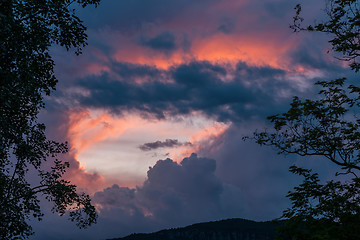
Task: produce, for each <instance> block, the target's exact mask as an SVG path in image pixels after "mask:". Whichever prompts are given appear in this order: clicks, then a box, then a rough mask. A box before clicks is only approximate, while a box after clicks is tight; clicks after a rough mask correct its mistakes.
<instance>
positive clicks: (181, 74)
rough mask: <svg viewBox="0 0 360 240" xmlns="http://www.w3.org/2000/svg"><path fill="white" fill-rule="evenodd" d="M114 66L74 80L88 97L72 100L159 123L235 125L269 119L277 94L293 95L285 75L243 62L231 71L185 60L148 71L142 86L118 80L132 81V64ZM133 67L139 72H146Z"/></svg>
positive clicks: (79, 96)
mask: <svg viewBox="0 0 360 240" xmlns="http://www.w3.org/2000/svg"><path fill="white" fill-rule="evenodd" d="M114 65H115V67H114V70H115V71H116V69H118V71H117V72H115V73H113V74H109V73H103V74H102V75H101V76H97V77H88V78H82V79H78V80H77V87H80V88H81V89H83V91H84V92H87V94H86V95H79V94H77V95H72V96H71V97H72V98H73V99H74V101H73V102H79V103H80V105H82V106H86V107H90V108H99V109H108V110H110V111H111V112H112V113H116V114H120V115H121V114H123V113H124V112H129V111H130V112H131V111H133V112H140V113H142V114H145V115H146V114H147V115H148V116H152V117H155V118H158V119H164V118H166V117H168V116H176V115H187V114H190V113H191V112H194V111H199V112H201V113H203V114H204V115H206V116H208V117H210V118H214V119H216V120H218V121H223V122H226V121H235V122H237V121H241V120H245V119H250V118H252V117H256V116H259V113H261V114H262V115H263V116H267V115H271V113H272V111H271V108H270V106H272V107H273V108H274V107H275V106H276V105H279V102H280V104H281V101H279V99H281V98H282V96H281V95H279V94H276V93H279V92H281V91H283V90H286V91H290V92H291V91H292V92H297V91H298V89H297V86H296V85H294V84H291V83H290V82H289V81H287V73H286V72H285V71H283V70H280V69H274V68H271V67H254V66H249V65H247V64H246V63H244V62H239V63H238V64H237V66H236V68H235V69H231V67H229V66H227V65H222V64H212V63H210V62H207V61H201V62H190V63H188V64H181V65H179V66H176V67H173V68H171V69H169V70H167V71H165V70H164V71H155V70H153V71H150V72H151V74H152V75H148V76H147V79H148V80H147V81H145V82H141V81H125V80H124V81H123V80H121V79H123V78H124V77H123V76H126V77H127V79H133V78H134V79H136V74H137V73H136V65H133V64H132V65H131V66H132V68H131V70H128V69H127V68H117V67H116V65H117V64H114ZM121 65H122V66H123V64H121ZM137 66H138V67H139V69H140V70H141V69H145V68H146V67H144V66H142V65H137ZM148 69H151V68H148ZM140 72H141V71H140ZM114 74H116V75H117V76H118V77H117V78H115V77H114ZM119 79H120V80H119ZM159 79H160V81H159ZM161 79H164V80H161ZM165 79H167V80H165ZM290 96H292V94H291V95H290ZM290 96H286V97H288V98H289V97H290Z"/></svg>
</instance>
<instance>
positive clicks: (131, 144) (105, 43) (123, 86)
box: [31, 0, 349, 240]
mask: <svg viewBox="0 0 360 240" xmlns="http://www.w3.org/2000/svg"><path fill="white" fill-rule="evenodd" d="M297 3H298V2H297V1H288V0H266V1H265V0H196V1H193V0H192V1H190V0H172V1H169V0H152V1H145V0H103V1H102V2H101V4H100V5H99V6H98V7H97V8H91V7H90V8H87V9H79V12H78V14H79V17H80V18H81V19H82V20H84V24H85V25H86V26H87V27H88V29H87V34H88V46H86V48H85V49H84V53H83V54H82V55H80V56H76V55H75V54H73V53H71V52H66V51H65V50H64V49H61V48H59V47H53V48H52V49H51V53H52V56H53V57H54V60H55V64H56V66H55V74H56V76H57V78H58V79H59V83H58V85H57V90H56V91H55V92H54V93H53V94H52V95H51V96H50V97H46V108H45V109H44V110H43V111H42V112H41V113H40V120H41V121H43V122H44V123H45V124H46V125H47V134H48V136H49V138H51V139H54V140H58V141H68V143H69V146H70V151H69V153H68V154H67V155H64V156H62V158H63V159H64V160H66V161H69V162H70V164H71V165H70V169H69V171H68V172H67V174H66V178H67V179H70V180H71V181H72V183H74V184H76V185H77V186H78V189H79V190H80V191H84V192H86V193H88V194H90V195H91V196H92V200H93V204H94V205H95V206H96V208H97V211H98V214H99V219H98V224H97V225H94V226H92V227H90V228H89V229H85V230H78V229H76V227H75V226H74V224H73V223H71V222H69V221H67V219H66V217H59V216H57V215H54V214H51V213H49V212H50V210H49V209H50V208H51V205H50V204H49V203H47V202H46V201H45V202H44V203H43V204H44V209H45V210H44V211H45V216H44V220H43V221H41V222H40V223H38V222H34V223H33V226H34V231H35V232H36V234H35V235H34V236H33V237H32V238H31V239H37V240H38V239H40V240H42V239H55V240H56V239H62V240H71V239H90V240H92V239H94V240H95V239H106V238H115V237H122V236H125V235H128V234H131V233H133V232H152V231H157V230H160V229H163V228H171V227H181V226H186V225H189V224H193V223H198V222H203V221H214V220H220V219H226V218H235V217H240V218H247V219H251V220H257V221H265V220H271V219H274V218H277V217H280V216H281V213H282V211H283V210H285V209H286V208H287V207H288V206H289V201H288V199H287V198H286V197H285V196H286V194H287V192H288V191H289V190H291V188H292V187H293V186H295V185H296V184H298V183H299V182H300V180H301V179H299V178H298V177H296V176H294V175H292V174H290V173H289V172H288V168H289V166H291V165H292V164H297V165H299V166H305V167H311V168H314V169H317V170H318V171H319V173H320V174H321V175H322V176H324V178H326V177H328V176H332V174H333V172H334V168H333V167H332V166H331V165H330V164H328V163H327V161H326V160H324V159H315V158H299V157H296V156H290V155H289V156H281V155H278V154H277V153H276V150H274V149H271V148H266V147H260V146H258V145H257V144H256V143H254V142H253V141H251V140H250V141H243V140H242V138H243V137H244V136H251V134H252V133H253V132H254V131H256V130H257V129H258V130H260V131H261V130H262V129H266V128H271V124H269V123H268V122H267V120H266V117H267V116H269V115H273V114H277V113H281V112H284V111H286V109H287V108H288V106H289V103H290V102H291V99H292V97H293V96H295V95H296V96H300V97H304V98H306V97H308V98H309V97H313V96H314V95H315V94H316V92H317V91H318V89H316V88H315V87H314V85H313V83H314V82H316V81H318V80H321V79H333V78H336V77H343V76H344V75H347V74H349V72H348V70H347V68H346V67H345V66H342V65H341V63H339V62H338V61H336V60H335V59H334V58H333V53H332V52H331V46H330V45H329V43H328V42H327V40H328V36H326V35H321V34H316V33H305V32H302V33H293V32H292V31H291V29H290V28H289V25H290V24H291V21H292V17H293V16H294V13H295V12H294V6H295V5H296V4H297ZM301 3H302V4H303V10H304V15H305V17H306V18H305V19H306V20H305V21H306V22H309V23H313V22H314V20H315V19H321V16H323V14H324V7H325V3H324V1H322V0H317V1H313V0H311V1H310V0H304V1H301Z"/></svg>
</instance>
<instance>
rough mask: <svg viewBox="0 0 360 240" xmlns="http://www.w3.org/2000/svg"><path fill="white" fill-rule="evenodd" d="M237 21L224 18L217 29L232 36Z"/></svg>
mask: <svg viewBox="0 0 360 240" xmlns="http://www.w3.org/2000/svg"><path fill="white" fill-rule="evenodd" d="M234 22H235V20H233V19H229V18H224V19H222V20H221V23H220V25H219V27H218V28H217V29H218V30H219V31H220V32H223V33H225V34H230V33H232V32H233V31H234V30H235V23H234Z"/></svg>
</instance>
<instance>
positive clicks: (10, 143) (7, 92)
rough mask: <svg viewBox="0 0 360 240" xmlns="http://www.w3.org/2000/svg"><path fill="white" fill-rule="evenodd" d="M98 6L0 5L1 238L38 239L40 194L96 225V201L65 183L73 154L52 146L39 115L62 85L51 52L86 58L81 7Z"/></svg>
mask: <svg viewBox="0 0 360 240" xmlns="http://www.w3.org/2000/svg"><path fill="white" fill-rule="evenodd" d="M99 1H100V0H36V1H33V0H1V1H0V26H1V28H0V239H24V238H26V237H28V236H29V235H31V234H32V233H33V232H32V228H31V226H30V225H29V223H28V220H29V219H30V218H37V219H39V220H40V219H41V217H42V212H41V209H40V205H39V199H38V196H39V194H42V195H44V196H45V197H46V199H47V200H49V201H51V202H53V203H54V207H53V211H54V212H57V213H58V214H60V215H64V214H65V213H66V212H69V217H70V219H71V220H72V221H75V222H76V223H77V225H78V226H79V227H86V226H88V225H90V224H92V223H95V222H96V217H97V215H96V212H95V208H94V207H93V206H92V205H91V203H90V198H89V196H88V195H86V194H78V193H77V192H76V186H74V185H72V184H70V182H69V181H67V180H65V179H63V178H62V175H63V174H64V172H65V170H66V168H68V167H69V163H68V162H63V161H61V160H59V159H58V158H57V155H58V154H62V153H66V152H67V151H68V148H67V144H66V143H58V142H55V141H51V140H48V139H47V138H46V136H45V125H44V124H42V123H39V122H38V120H37V115H38V113H39V111H40V110H41V109H42V108H43V107H44V101H43V98H44V95H49V94H50V93H51V91H53V90H55V86H56V83H57V79H56V77H55V75H54V64H55V63H54V61H53V60H52V58H51V55H50V53H49V48H50V46H52V45H54V44H57V45H60V46H62V47H65V48H66V49H67V50H70V49H72V48H74V49H75V53H76V54H80V53H81V50H82V48H83V47H84V46H85V45H86V38H87V35H86V33H85V30H86V27H85V26H84V25H83V24H82V21H81V20H80V19H79V18H78V17H77V16H76V10H75V9H74V8H75V7H76V5H79V6H80V7H86V6H88V5H94V6H97V4H98V3H99ZM50 159H52V161H53V165H52V167H51V168H46V167H45V166H44V162H45V161H49V160H50ZM30 172H32V173H34V172H36V173H37V175H38V179H39V182H38V185H33V184H31V183H30V182H29V179H28V175H29V173H30Z"/></svg>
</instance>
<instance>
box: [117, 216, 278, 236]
mask: <svg viewBox="0 0 360 240" xmlns="http://www.w3.org/2000/svg"><path fill="white" fill-rule="evenodd" d="M275 229H276V223H274V222H255V221H250V220H246V219H241V218H235V219H227V220H221V221H216V222H206V223H198V224H194V225H190V226H187V227H184V228H175V229H168V230H161V231H159V232H155V233H148V234H145V233H140V234H131V235H129V236H126V237H123V238H114V239H111V240H170V239H171V240H176V239H179V240H180V239H181V240H195V239H196V240H245V239H246V240H270V239H274V237H275V235H276V232H275Z"/></svg>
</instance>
